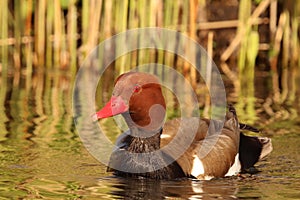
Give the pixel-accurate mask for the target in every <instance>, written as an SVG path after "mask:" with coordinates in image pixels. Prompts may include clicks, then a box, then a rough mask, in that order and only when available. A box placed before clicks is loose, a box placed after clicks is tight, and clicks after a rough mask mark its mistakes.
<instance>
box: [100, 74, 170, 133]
mask: <svg viewBox="0 0 300 200" xmlns="http://www.w3.org/2000/svg"><path fill="white" fill-rule="evenodd" d="M165 110H166V104H165V100H164V97H163V94H162V90H161V85H160V83H159V80H158V79H157V77H156V76H154V75H151V74H147V73H141V72H128V73H125V74H122V75H120V76H119V77H118V78H117V79H116V82H115V87H114V90H113V93H112V97H111V99H110V100H109V102H108V103H107V104H106V105H105V106H104V107H103V108H102V109H101V110H100V111H98V112H97V113H96V115H95V116H96V118H97V119H102V118H107V117H111V116H114V115H118V114H122V115H123V116H124V118H125V120H126V122H127V124H128V126H129V127H130V126H131V127H132V126H136V127H139V128H142V129H146V130H158V129H159V128H161V127H162V124H163V121H164V117H165Z"/></svg>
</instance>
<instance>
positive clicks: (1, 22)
mask: <svg viewBox="0 0 300 200" xmlns="http://www.w3.org/2000/svg"><path fill="white" fill-rule="evenodd" d="M256 2H259V3H257V4H256ZM209 3H210V1H205V0H189V1H185V0H176V1H173V0H151V1H146V0H124V1H121V0H120V1H119V0H89V1H83V0H82V1H79V0H53V1H50V0H39V1H37V0H27V1H22V0H13V1H8V0H2V1H0V6H1V10H0V27H1V29H0V37H1V38H0V39H1V40H0V49H1V51H0V57H1V60H0V67H1V76H2V82H3V81H5V79H4V78H5V77H7V76H11V75H12V74H13V75H14V84H15V85H18V84H19V80H20V77H21V76H25V77H26V81H27V85H31V82H32V79H31V77H32V75H33V74H34V73H39V72H45V71H49V70H51V71H60V70H62V71H65V72H67V73H68V74H69V76H70V77H71V79H70V80H74V78H75V75H76V71H77V70H78V67H79V66H80V64H82V62H83V60H84V58H85V57H86V56H87V55H88V53H89V52H90V51H91V50H92V49H93V48H94V47H96V46H97V45H98V44H99V43H100V42H102V41H103V40H105V39H107V38H109V37H111V36H112V35H115V34H117V33H120V32H123V31H126V30H128V29H133V28H141V27H149V26H150V27H163V28H170V29H174V30H177V31H180V32H182V33H184V34H186V35H188V36H189V37H191V38H192V39H194V40H196V41H198V42H200V43H201V44H204V45H205V46H204V47H205V48H207V47H206V43H207V41H206V39H207V38H208V37H207V35H208V31H207V30H210V37H209V38H215V37H212V34H213V33H214V30H216V29H218V30H219V29H222V28H223V29H224V28H232V27H237V32H236V35H235V37H234V39H233V40H232V41H229V42H230V45H229V46H228V48H227V49H225V50H222V52H221V53H220V55H221V56H220V58H217V59H219V60H220V62H221V64H220V68H221V70H222V72H223V73H224V74H225V75H227V76H228V77H229V79H230V80H231V81H232V83H233V86H234V87H235V91H236V93H235V96H236V97H239V98H237V99H236V100H235V101H238V102H239V103H240V104H239V106H240V109H241V110H246V111H247V112H248V114H249V115H251V116H255V113H254V102H255V98H254V96H255V95H254V92H255V87H254V80H255V71H256V58H257V55H258V53H259V51H261V50H264V51H265V50H268V51H269V52H270V53H269V58H270V66H271V67H270V74H271V76H272V89H273V93H274V95H273V97H272V102H275V103H278V104H281V103H284V102H293V100H294V99H295V95H296V83H295V80H296V78H295V77H296V72H297V70H298V69H299V68H300V59H299V46H300V45H299V32H300V29H299V21H300V11H299V9H300V2H299V1H283V2H277V1H276V0H261V1H251V0H241V1H240V4H239V10H240V12H239V16H238V19H237V20H227V21H220V22H218V21H217V22H216V21H214V22H209V21H207V16H206V12H207V8H208V7H209ZM278 4H280V7H282V8H283V9H282V10H279V9H278ZM291 5H292V6H291ZM262 13H269V15H268V17H267V18H265V19H263V18H259V17H260V16H261V15H262ZM277 16H279V18H278V19H277ZM200 18H201V20H202V21H199V19H200ZM264 23H268V24H269V27H270V28H269V35H270V37H269V43H267V44H261V43H260V33H259V26H260V25H261V24H264ZM201 34H204V35H206V36H205V37H204V38H206V39H205V41H203V37H202V39H200V35H201ZM136 40H137V41H143V40H145V38H143V36H141V37H139V38H136ZM211 40H212V39H211ZM120 42H121V43H123V42H124V41H120ZM212 43H213V41H209V42H208V48H209V49H210V51H212V52H210V54H211V55H212V56H213V55H214V51H219V50H218V49H214V48H212ZM108 49H109V51H111V52H118V51H120V47H119V46H115V47H108ZM186 51H192V50H191V49H189V48H188V46H187V47H186ZM99 53H100V54H101V53H102V55H99V58H100V60H101V58H103V60H102V62H105V60H104V55H103V54H104V53H105V52H99ZM190 53H191V54H193V55H194V59H197V55H196V53H195V52H193V51H192V52H190ZM236 55H237V59H236V63H237V64H236V66H235V65H234V66H232V67H229V66H228V60H229V59H232V58H235V57H236ZM150 62H154V63H158V64H166V65H168V66H172V67H174V68H175V69H177V70H178V71H180V72H181V73H182V74H183V75H184V76H185V77H186V78H187V79H189V80H190V82H191V83H192V85H193V86H194V87H195V88H196V87H198V85H199V80H200V77H199V75H197V73H196V70H195V69H194V68H193V67H191V65H190V63H188V62H187V61H185V60H183V59H181V58H179V57H178V56H176V55H174V54H172V53H169V52H165V51H163V50H152V49H146V50H145V49H144V50H137V51H134V52H131V53H130V54H128V55H124V56H122V57H120V58H119V59H117V60H116V62H115V63H114V66H112V69H110V73H111V75H110V76H109V77H110V79H113V78H115V76H117V75H118V74H120V73H123V72H125V71H127V70H129V69H131V68H133V67H136V66H137V65H142V64H146V63H150ZM154 70H157V69H154ZM157 73H158V72H157ZM289 77H294V78H289ZM103 87H104V88H103V90H106V89H105V87H108V86H105V84H104V85H103ZM206 101H207V100H206ZM205 104H208V103H207V102H206V103H205ZM269 114H272V112H271V111H270V112H269ZM253 119H255V117H254V118H253Z"/></svg>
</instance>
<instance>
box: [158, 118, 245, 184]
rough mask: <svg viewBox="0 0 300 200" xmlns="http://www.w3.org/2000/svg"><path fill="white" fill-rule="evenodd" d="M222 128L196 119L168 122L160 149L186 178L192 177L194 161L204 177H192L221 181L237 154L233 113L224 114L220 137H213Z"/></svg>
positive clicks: (212, 122)
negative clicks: (172, 160)
mask: <svg viewBox="0 0 300 200" xmlns="http://www.w3.org/2000/svg"><path fill="white" fill-rule="evenodd" d="M222 125H223V124H222V122H220V121H216V120H207V119H199V118H183V119H174V120H171V121H169V122H167V123H166V124H165V126H164V131H163V134H162V139H161V148H163V150H164V151H165V152H166V153H167V154H169V155H171V156H172V157H173V158H174V159H175V160H176V161H177V163H178V164H179V165H180V166H181V168H182V170H183V172H184V173H185V174H186V175H194V174H192V171H193V167H195V166H194V165H195V163H194V160H195V159H196V158H198V159H199V160H200V161H201V162H202V164H203V167H204V169H203V170H204V173H202V172H201V171H200V172H199V174H197V173H196V175H194V176H196V177H197V178H203V177H204V176H213V177H223V176H224V175H225V174H226V172H227V171H228V170H229V168H230V166H231V165H232V164H233V163H234V160H235V155H236V154H237V153H238V146H239V134H240V132H239V128H238V121H237V118H236V115H235V112H234V113H233V112H228V114H227V116H226V121H225V124H224V126H223V128H222V129H221V133H217V132H216V130H218V127H220V126H221V127H222Z"/></svg>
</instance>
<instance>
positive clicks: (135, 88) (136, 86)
mask: <svg viewBox="0 0 300 200" xmlns="http://www.w3.org/2000/svg"><path fill="white" fill-rule="evenodd" d="M140 90H141V86H139V85H135V86H134V88H133V92H134V93H136V92H139V91H140Z"/></svg>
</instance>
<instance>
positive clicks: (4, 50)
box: [0, 0, 8, 74]
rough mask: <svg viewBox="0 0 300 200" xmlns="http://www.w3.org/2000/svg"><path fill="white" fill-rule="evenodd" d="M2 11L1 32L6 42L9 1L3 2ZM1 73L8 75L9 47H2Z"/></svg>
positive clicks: (0, 19) (0, 4)
mask: <svg viewBox="0 0 300 200" xmlns="http://www.w3.org/2000/svg"><path fill="white" fill-rule="evenodd" d="M0 6H1V8H2V9H0V10H1V11H0V17H1V18H0V26H1V29H0V32H1V39H2V40H5V39H6V38H8V23H7V22H8V0H3V1H1V3H0ZM1 60H2V62H1V67H2V69H1V73H2V74H7V65H8V46H7V45H2V47H1Z"/></svg>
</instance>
